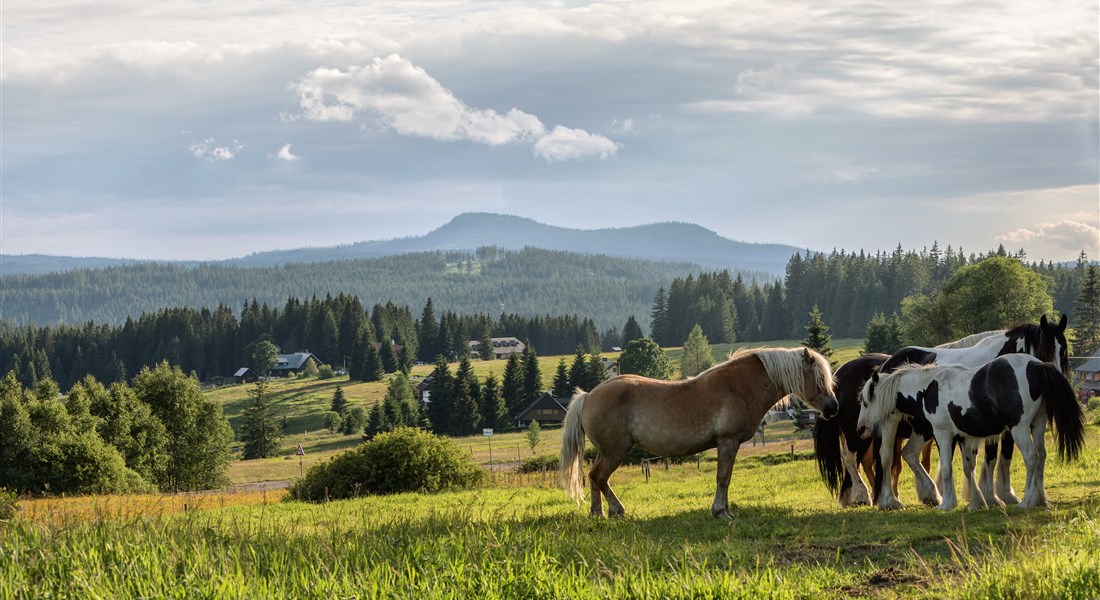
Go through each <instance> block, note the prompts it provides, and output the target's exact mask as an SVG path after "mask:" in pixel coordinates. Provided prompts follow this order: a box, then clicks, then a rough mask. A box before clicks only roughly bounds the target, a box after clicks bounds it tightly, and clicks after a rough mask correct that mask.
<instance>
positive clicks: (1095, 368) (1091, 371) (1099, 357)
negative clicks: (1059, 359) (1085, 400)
mask: <svg viewBox="0 0 1100 600" xmlns="http://www.w3.org/2000/svg"><path fill="white" fill-rule="evenodd" d="M1073 383H1074V384H1075V385H1076V386H1077V387H1079V388H1080V389H1081V394H1082V395H1084V394H1085V392H1088V395H1089V396H1100V350H1097V351H1096V354H1093V355H1092V357H1091V358H1089V359H1088V360H1086V361H1085V363H1084V364H1083V365H1081V366H1080V367H1077V368H1076V369H1074V370H1073Z"/></svg>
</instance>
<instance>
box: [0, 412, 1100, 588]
mask: <svg viewBox="0 0 1100 600" xmlns="http://www.w3.org/2000/svg"><path fill="white" fill-rule="evenodd" d="M1095 418H1096V415H1095V414H1094V415H1091V416H1090V419H1089V421H1090V422H1092V421H1093V420H1094V419H1095ZM1098 445H1100V430H1098V427H1097V426H1095V425H1090V426H1089V428H1088V439H1087V442H1086V452H1085V454H1084V456H1083V460H1082V461H1081V462H1080V463H1078V464H1074V465H1064V464H1061V463H1059V462H1057V461H1056V460H1055V459H1054V458H1053V457H1052V458H1051V459H1050V461H1049V463H1048V469H1047V487H1048V491H1049V494H1050V498H1051V501H1052V502H1053V506H1052V507H1051V509H1050V510H1042V509H1033V510H1019V509H1015V508H1008V509H1004V510H983V511H966V510H955V511H951V512H948V513H941V512H940V511H937V510H935V509H933V508H929V507H924V506H920V505H917V504H916V499H915V494H914V493H913V491H912V483H911V477H906V478H905V479H903V481H902V484H901V485H902V492H903V493H902V499H903V500H904V501H906V502H907V503H908V506H907V508H906V509H904V510H901V511H895V512H880V511H876V510H873V509H871V508H866V507H864V508H856V509H846V510H842V509H840V508H838V507H837V505H836V502H835V499H834V498H832V497H831V495H830V494H829V493H828V492H827V491H826V490H825V488H824V486H823V485H822V484H821V483H820V481H819V479H818V477H817V472H816V469H815V466H814V463H813V461H812V460H810V459H809V454H808V453H802V452H798V453H796V454H795V456H794V458H793V459H792V458H791V456H790V454H789V453H787V452H782V453H772V454H766V455H761V456H756V457H750V456H743V457H742V459H741V460H739V461H738V464H737V466H735V468H734V478H733V485H732V486H731V489H730V497H731V500H732V501H733V502H734V503H735V508H734V509H733V515H734V519H733V520H732V521H730V522H723V521H716V520H714V519H712V518H711V517H710V514H709V510H708V508H709V505H710V499H711V495H712V494H713V489H714V475H715V464H714V463H713V462H710V461H704V462H703V463H702V464H701V465H698V466H697V465H696V464H692V463H688V464H684V465H673V466H672V467H670V468H669V469H668V470H667V471H666V470H664V469H663V468H660V469H654V470H653V472H652V476H651V479H650V481H649V482H648V483H647V482H646V481H645V478H644V477H643V475H642V474H641V472H640V469H636V468H630V469H623V470H621V471H620V472H618V473H616V475H615V478H614V479H613V481H614V483H615V485H616V490H617V492H618V493H619V495H620V497H621V498H622V499H623V501H624V503H625V504H626V506H627V511H628V513H627V515H628V516H627V517H625V518H622V519H592V518H590V517H588V516H587V515H586V508H585V507H578V506H577V505H576V504H574V503H572V502H571V501H569V500H567V499H566V497H565V495H564V493H563V492H562V491H561V490H560V489H558V488H557V487H556V486H552V485H551V484H550V483H549V482H547V483H545V484H540V485H530V486H525V487H515V486H502V485H495V486H494V485H488V486H486V487H484V488H483V489H479V490H473V491H465V492H457V493H446V494H440V495H435V496H422V495H417V494H402V495H395V496H387V497H368V498H361V499H355V500H347V501H339V502H331V503H325V504H302V503H294V502H278V503H271V502H266V503H256V504H248V503H240V504H234V505H229V504H227V505H224V506H217V505H214V506H203V507H199V508H196V509H188V510H186V511H184V512H178V513H167V512H165V513H164V514H155V513H154V514H150V515H146V516H135V515H132V514H129V513H123V514H117V515H115V514H111V513H110V512H108V513H106V514H102V513H101V514H89V515H86V516H85V517H84V518H81V519H77V518H73V519H67V520H62V521H58V520H53V519H37V518H29V516H28V515H26V514H25V516H24V518H21V519H17V520H15V521H13V522H10V523H6V524H0V548H3V551H2V552H0V597H13V598H21V597H31V596H35V597H45V596H60V597H74V596H80V597H91V598H94V597H136V596H143V597H185V596H186V597H192V596H199V597H218V598H256V597H264V598H332V597H357V598H414V597H415V598H474V597H476V598H659V597H664V598H760V597H767V598H820V597H822V596H823V595H828V596H833V597H894V596H905V597H918V598H1004V597H1013V598H1095V597H1097V596H1100V521H1098V519H1100V480H1098V479H1097V475H1096V473H1097V472H1098V469H1100V452H1098V450H1097V448H1098ZM1017 462H1019V461H1017ZM1015 475H1016V478H1015V481H1016V482H1017V487H1018V488H1020V487H1022V473H1021V472H1020V471H1019V470H1017V473H1016V474H1015ZM24 512H25V513H27V511H26V510H25V511H24Z"/></svg>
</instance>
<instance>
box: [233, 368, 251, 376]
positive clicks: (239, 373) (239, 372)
mask: <svg viewBox="0 0 1100 600" xmlns="http://www.w3.org/2000/svg"><path fill="white" fill-rule="evenodd" d="M251 372H252V369H249V368H248V367H241V368H239V369H237V372H236V373H234V374H233V376H234V377H244V376H245V375H248V374H249V373H251Z"/></svg>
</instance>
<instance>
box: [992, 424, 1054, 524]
mask: <svg viewBox="0 0 1100 600" xmlns="http://www.w3.org/2000/svg"><path fill="white" fill-rule="evenodd" d="M1043 423H1044V428H1045V427H1046V420H1045V418H1044V421H1043ZM1039 437H1042V436H1039ZM1015 446H1016V442H1014V441H1013V436H1012V432H1011V431H1006V432H1005V433H1004V435H1002V436H1001V454H1000V456H999V457H998V458H997V496H999V497H1000V498H1001V500H1004V502H1005V503H1006V504H1019V503H1020V499H1019V498H1018V497H1017V496H1016V490H1014V489H1012V449H1013V448H1014V447H1015Z"/></svg>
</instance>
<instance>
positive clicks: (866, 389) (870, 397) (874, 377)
mask: <svg viewBox="0 0 1100 600" xmlns="http://www.w3.org/2000/svg"><path fill="white" fill-rule="evenodd" d="M880 366H881V365H879V366H876V367H874V368H873V369H872V370H871V377H870V378H869V379H868V380H867V381H866V382H865V383H864V384H863V388H862V389H861V390H860V391H859V419H858V420H857V421H856V433H858V434H859V437H861V438H863V439H867V438H870V437H871V434H872V433H873V432H874V430H875V429H876V428H877V427H878V423H879V422H881V421H882V419H881V418H880V417H885V415H880V414H879V413H880V412H882V411H880V410H879V407H880V406H885V405H886V402H875V388H876V387H878V382H879V367H880Z"/></svg>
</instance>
